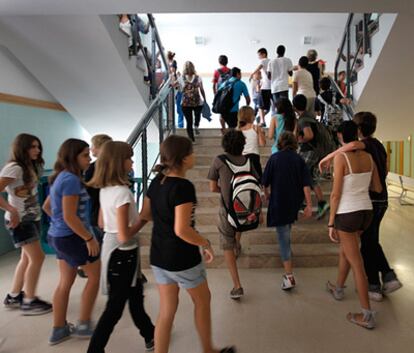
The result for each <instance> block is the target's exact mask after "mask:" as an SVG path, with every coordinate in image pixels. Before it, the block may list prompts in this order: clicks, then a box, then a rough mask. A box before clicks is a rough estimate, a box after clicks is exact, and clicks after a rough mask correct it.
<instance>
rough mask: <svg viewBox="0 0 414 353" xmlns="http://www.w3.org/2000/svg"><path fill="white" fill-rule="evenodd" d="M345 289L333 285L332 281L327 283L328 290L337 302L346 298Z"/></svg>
mask: <svg viewBox="0 0 414 353" xmlns="http://www.w3.org/2000/svg"><path fill="white" fill-rule="evenodd" d="M344 288H345V287H337V286H336V285H334V284H332V283H331V282H330V281H328V282H327V283H326V290H327V291H328V292H329V293H331V294H332V297H333V298H334V299H335V300H342V299H344V297H345V292H344Z"/></svg>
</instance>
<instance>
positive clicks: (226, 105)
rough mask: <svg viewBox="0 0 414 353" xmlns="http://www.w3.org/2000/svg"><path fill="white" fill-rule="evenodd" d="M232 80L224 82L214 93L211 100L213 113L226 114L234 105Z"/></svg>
mask: <svg viewBox="0 0 414 353" xmlns="http://www.w3.org/2000/svg"><path fill="white" fill-rule="evenodd" d="M233 86H234V82H228V81H227V82H226V83H225V84H224V85H223V86H222V87H221V88H220V89H219V90H218V91H217V93H216V94H215V96H214V100H213V113H216V114H227V113H229V112H230V110H231V108H233V106H234V102H233Z"/></svg>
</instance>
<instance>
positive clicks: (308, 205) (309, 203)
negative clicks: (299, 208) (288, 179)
mask: <svg viewBox="0 0 414 353" xmlns="http://www.w3.org/2000/svg"><path fill="white" fill-rule="evenodd" d="M303 193H304V194H305V200H306V208H305V213H304V218H310V217H312V197H311V188H310V187H309V186H304V187H303Z"/></svg>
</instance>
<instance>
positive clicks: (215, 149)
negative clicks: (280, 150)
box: [194, 141, 272, 157]
mask: <svg viewBox="0 0 414 353" xmlns="http://www.w3.org/2000/svg"><path fill="white" fill-rule="evenodd" d="M259 152H260V155H262V156H270V155H271V154H272V147H271V145H270V144H268V145H267V146H264V147H259ZM194 153H195V155H196V156H197V155H199V154H201V155H203V154H207V155H209V156H213V157H215V156H218V155H220V154H223V153H224V151H223V148H222V147H221V142H220V141H218V143H217V144H216V143H215V144H211V145H208V144H195V145H194Z"/></svg>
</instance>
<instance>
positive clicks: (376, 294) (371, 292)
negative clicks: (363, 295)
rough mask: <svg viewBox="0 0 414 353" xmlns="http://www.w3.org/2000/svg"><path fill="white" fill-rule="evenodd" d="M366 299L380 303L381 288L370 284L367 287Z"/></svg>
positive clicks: (381, 296)
mask: <svg viewBox="0 0 414 353" xmlns="http://www.w3.org/2000/svg"><path fill="white" fill-rule="evenodd" d="M368 297H369V299H370V300H372V301H374V302H382V300H383V299H384V296H383V295H382V290H381V286H380V285H377V284H370V285H369V286H368Z"/></svg>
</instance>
